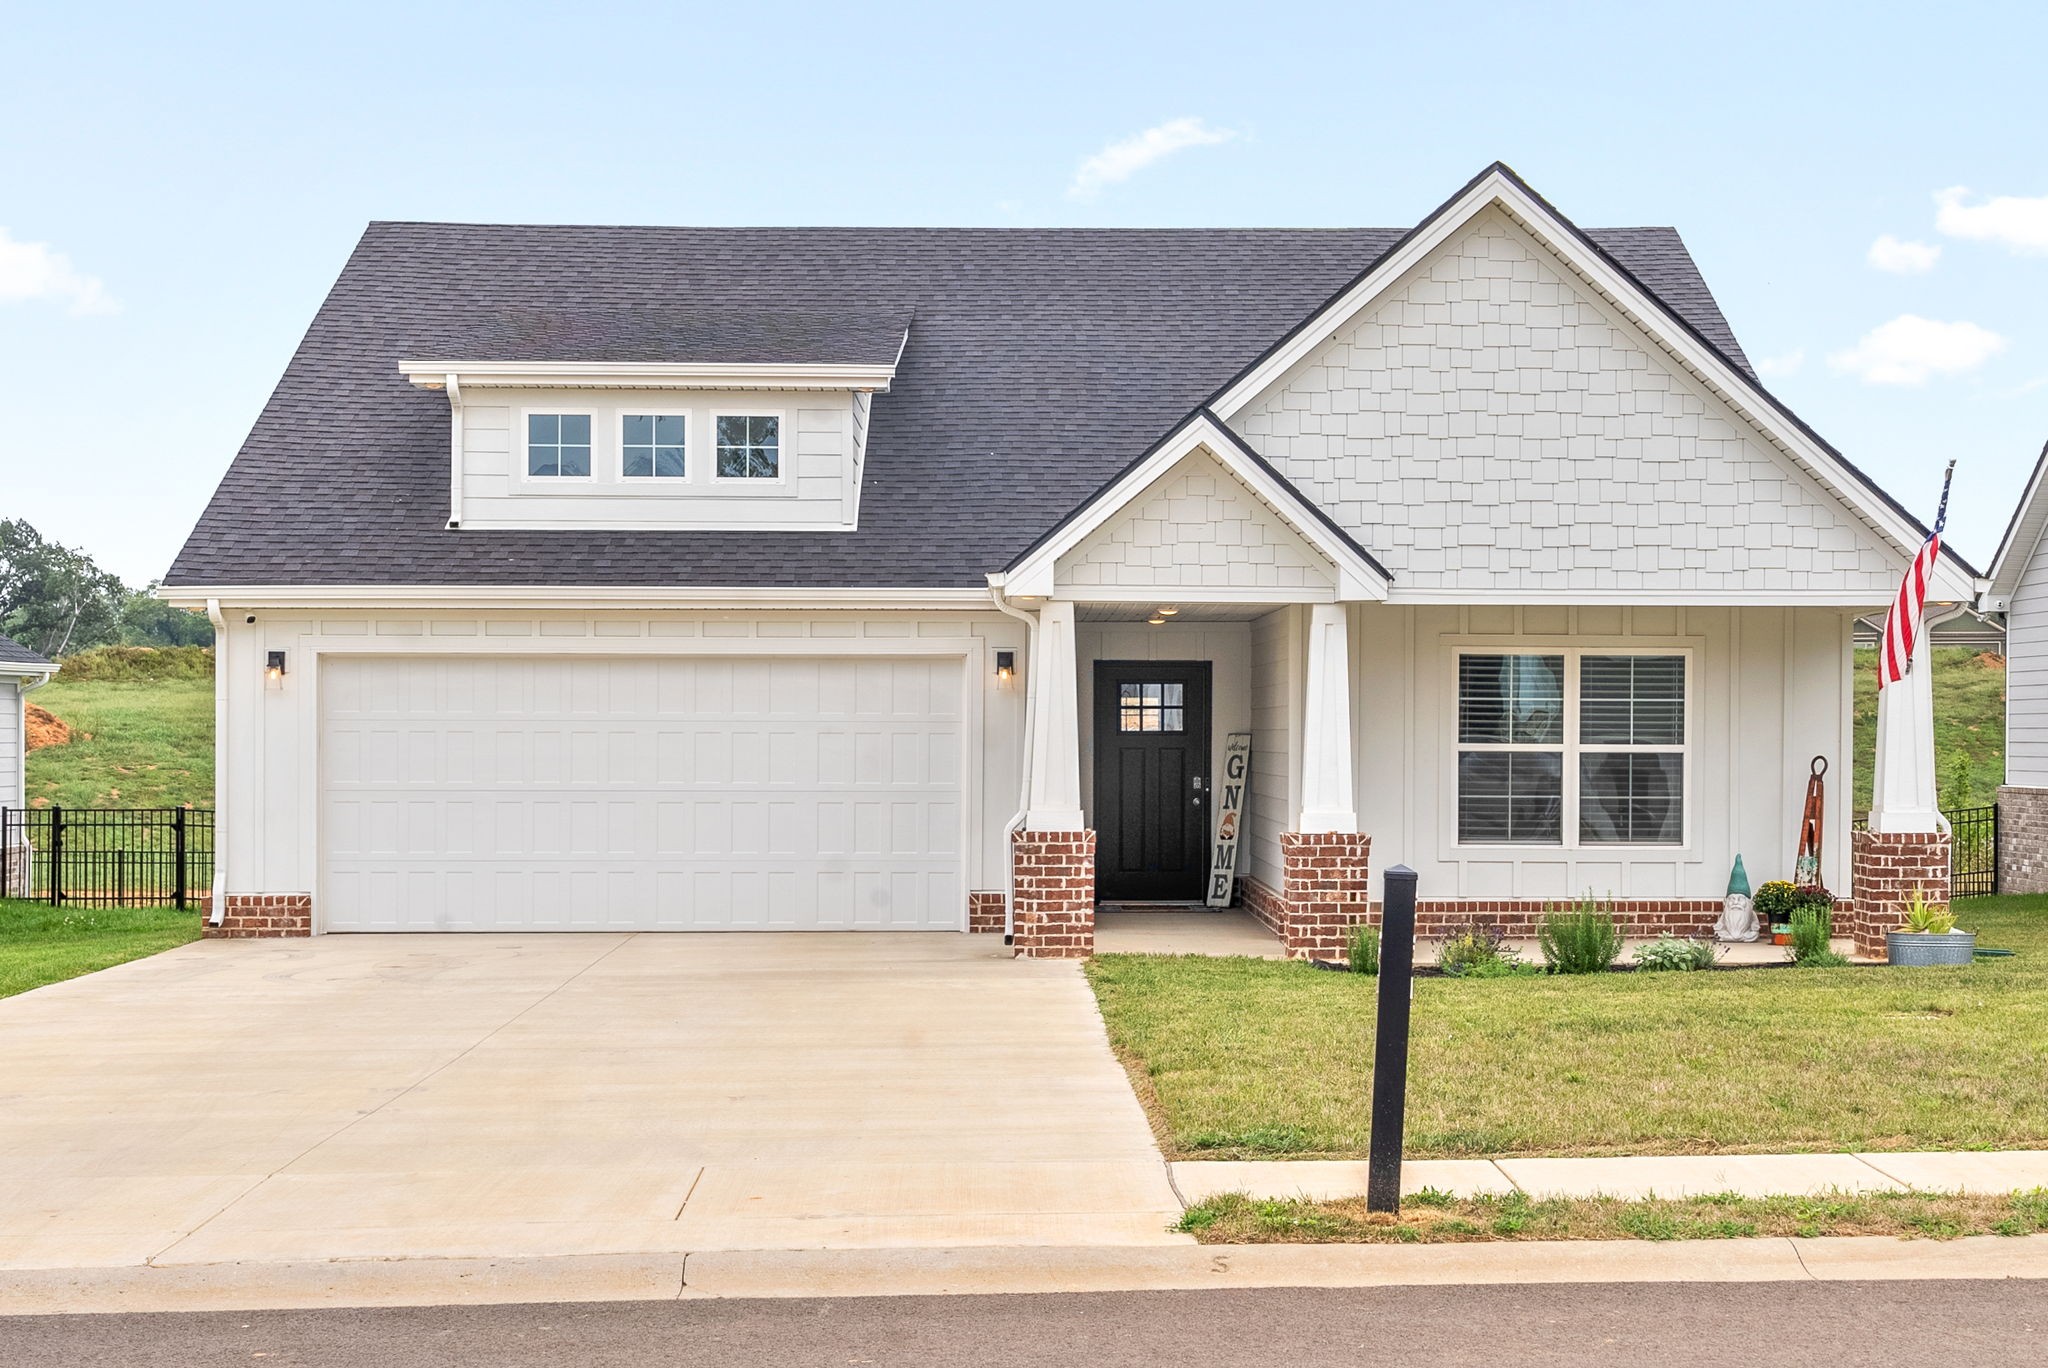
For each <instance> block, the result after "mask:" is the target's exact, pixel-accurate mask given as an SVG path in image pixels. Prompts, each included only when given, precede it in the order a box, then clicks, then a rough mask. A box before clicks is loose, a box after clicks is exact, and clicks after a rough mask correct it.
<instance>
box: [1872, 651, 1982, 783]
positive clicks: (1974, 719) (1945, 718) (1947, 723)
mask: <svg viewBox="0 0 2048 1368" xmlns="http://www.w3.org/2000/svg"><path fill="white" fill-rule="evenodd" d="M1932 660H1933V664H1934V774H1935V780H1936V784H1937V787H1938V788H1939V789H1940V791H1941V805H1942V807H1944V808H1962V807H1977V806H1980V805H1982V804H1986V803H1990V802H1992V801H1993V800H1995V799H1996V798H1997V797H1998V786H1999V785H2000V784H2002V783H2004V782H2005V657H2004V656H2002V655H1994V654H1992V653H1990V652H1985V651H1976V650H1972V649H1971V648H1969V647H1965V646H1946V647H1943V648H1941V649H1940V650H1937V651H1935V652H1934V653H1933V656H1932ZM1876 745H1877V649H1876V648H1875V647H1871V648H1869V649H1866V650H1860V651H1858V652H1856V797H1855V805H1854V807H1853V809H1852V810H1853V811H1855V812H1858V813H1861V812H1866V811H1868V810H1869V808H1870V785H1871V779H1872V768H1873V765H1874V760H1875V756H1874V750H1875V747H1876Z"/></svg>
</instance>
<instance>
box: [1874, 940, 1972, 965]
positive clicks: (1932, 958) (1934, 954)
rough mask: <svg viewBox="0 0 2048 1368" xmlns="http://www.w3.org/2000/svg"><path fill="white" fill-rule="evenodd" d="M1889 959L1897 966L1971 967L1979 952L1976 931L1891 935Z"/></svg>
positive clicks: (1885, 943) (1885, 942)
mask: <svg viewBox="0 0 2048 1368" xmlns="http://www.w3.org/2000/svg"><path fill="white" fill-rule="evenodd" d="M1884 949H1885V958H1886V959H1887V960H1889V961H1890V962H1891V963H1893V964H1905V965H1912V966H1914V967H1919V968H1924V967H1928V966H1933V965H1942V964H1968V963H1969V962H1970V959H1971V957H1972V956H1973V955H1974V954H1975V953H1976V951H1977V933H1976V932H1975V931H1949V932H1946V933H1944V934H1942V935H1939V936H1937V935H1934V934H1932V933H1930V932H1926V931H1887V932H1885V934H1884Z"/></svg>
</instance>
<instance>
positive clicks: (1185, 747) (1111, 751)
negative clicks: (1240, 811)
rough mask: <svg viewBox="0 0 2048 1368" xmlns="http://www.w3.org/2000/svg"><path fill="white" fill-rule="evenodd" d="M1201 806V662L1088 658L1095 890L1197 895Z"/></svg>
mask: <svg viewBox="0 0 2048 1368" xmlns="http://www.w3.org/2000/svg"><path fill="white" fill-rule="evenodd" d="M1210 806H1211V804H1210V799H1209V664H1208V662H1207V661H1200V660H1192V661H1174V662H1156V661H1130V660H1104V661H1098V662H1097V663H1096V666H1095V829H1096V851H1095V888H1096V895H1097V896H1098V897H1100V898H1103V899H1105V900H1107V901H1120V900H1125V899H1130V900H1144V901H1162V902H1177V901H1181V900H1184V899H1185V900H1195V899H1199V898H1200V897H1201V896H1202V890H1203V884H1204V881H1205V880H1206V878H1207V876H1208V872H1209V809H1210Z"/></svg>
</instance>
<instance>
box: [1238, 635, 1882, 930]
mask: <svg viewBox="0 0 2048 1368" xmlns="http://www.w3.org/2000/svg"><path fill="white" fill-rule="evenodd" d="M1355 612H1356V618H1355V619H1354V621H1355V624H1356V625H1355V627H1354V629H1353V635H1352V640H1353V643H1354V645H1353V654H1354V658H1355V664H1356V669H1357V672H1358V686H1357V690H1358V691H1357V695H1356V697H1357V699H1358V703H1359V706H1358V709H1357V711H1356V713H1355V714H1354V716H1355V719H1356V728H1357V735H1356V741H1357V776H1358V778H1357V782H1358V814H1359V825H1360V829H1361V830H1363V831H1367V832H1370V833H1371V835H1372V838H1373V847H1372V860H1373V869H1374V887H1375V889H1376V890H1377V888H1378V885H1379V879H1378V875H1379V873H1380V871H1382V870H1384V869H1385V868H1386V867H1387V866H1389V865H1392V864H1397V863H1399V864H1406V865H1408V866H1410V867H1411V868H1413V869H1415V870H1416V871H1417V872H1418V873H1419V874H1420V875H1421V890H1420V891H1421V895H1422V896H1423V897H1426V898H1444V897H1463V898H1485V897H1502V898H1506V897H1519V898H1529V897H1558V898H1561V897H1566V896H1569V895H1571V894H1574V893H1584V892H1585V891H1587V890H1588V889H1591V890H1592V891H1593V892H1594V893H1595V894H1598V895H1601V896H1607V895H1609V894H1612V895H1613V896H1615V897H1637V898H1668V897H1679V898H1713V897H1719V896H1720V895H1721V894H1722V893H1723V892H1724V891H1725V890H1726V888H1727V884H1728V870H1729V866H1730V865H1732V864H1733V863H1734V860H1735V856H1736V855H1737V854H1738V853H1740V854H1741V855H1742V856H1743V859H1744V863H1745V865H1746V866H1747V868H1748V871H1749V877H1750V881H1751V883H1752V884H1757V883H1761V882H1762V881H1763V880H1765V879H1777V878H1786V877H1789V875H1790V872H1791V867H1792V857H1793V854H1794V852H1795V850H1796V848H1797V843H1798V821H1799V813H1800V806H1801V802H1802V800H1803V798H1804V795H1805V792H1806V780H1807V766H1808V763H1809V761H1810V760H1811V759H1812V757H1814V756H1816V755H1821V756H1825V757H1827V760H1828V766H1829V768H1828V813H1827V832H1826V837H1825V840H1824V842H1823V856H1824V863H1823V876H1824V878H1825V880H1826V882H1827V883H1828V885H1829V886H1830V887H1832V888H1835V889H1838V890H1840V889H1845V888H1847V887H1848V839H1849V818H1850V813H1849V802H1850V772H1851V768H1852V767H1851V765H1850V744H1851V742H1850V736H1849V689H1850V678H1851V676H1850V656H1849V636H1848V634H1849V622H1850V618H1849V616H1848V615H1847V614H1846V613H1844V612H1840V611H1837V610H1833V609H1820V608H1801V609H1787V608H1739V609H1738V608H1650V607H1635V608H1621V607H1580V608H1564V607H1555V608H1553V607H1536V606H1529V607H1521V608H1516V607H1441V608H1439V607H1410V606H1399V605H1387V604H1367V605H1362V606H1360V607H1359V608H1358V609H1356V610H1355ZM1460 644H1465V645H1495V644H1499V645H1503V646H1506V647H1508V648H1510V649H1538V648H1540V647H1542V646H1546V645H1547V646H1585V647H1605V646H1612V647H1615V648H1617V649H1628V648H1631V647H1635V648H1655V647H1660V646H1663V647H1673V646H1676V647H1689V648H1691V649H1692V650H1693V652H1694V656H1693V661H1694V663H1693V679H1692V686H1691V687H1692V698H1691V702H1690V708H1691V714H1690V718H1691V732H1692V740H1691V748H1690V754H1689V756H1688V761H1687V790H1688V791H1687V805H1688V809H1689V811H1688V815H1687V823H1688V826H1687V830H1688V842H1687V845H1686V846H1685V847H1684V848H1683V849H1674V850H1670V851H1662V850H1657V849H1649V848H1636V849H1633V850H1629V851H1620V852H1617V851H1613V850H1602V849H1600V848H1598V847H1588V848H1584V849H1563V848H1556V847H1551V848H1545V847H1533V846H1531V847H1518V848H1514V849H1512V850H1502V849H1500V848H1491V849H1468V848H1461V847H1460V846H1459V845H1458V842H1457V825H1456V811H1455V782H1456V736H1455V732H1454V729H1453V728H1454V716H1455V708H1456V700H1457V686H1456V674H1455V667H1454V664H1453V658H1454V657H1453V652H1454V650H1455V649H1456V647H1457V646H1458V645H1460ZM1257 831H1258V828H1257V827H1256V824H1255V826H1254V832H1255V834H1256V833H1257ZM1376 896H1377V894H1376Z"/></svg>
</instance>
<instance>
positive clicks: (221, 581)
mask: <svg viewBox="0 0 2048 1368" xmlns="http://www.w3.org/2000/svg"><path fill="white" fill-rule="evenodd" d="M1400 236H1401V234H1400V232H1399V231H1398V230H1393V229H1346V230H1291V229H1249V230H1206V229H1198V230H1158V231H1125V230H1073V231H1068V230H1059V231H1054V230H1028V229H1027V230H990V229H916V228H900V229H856V228H784V229H773V228H769V229H762V228H562V227H517V226H511V227H508V226H480V225H463V224H414V223H380V224H374V225H372V226H371V227H370V229H369V230H368V231H367V232H366V233H365V234H364V236H363V238H362V241H361V242H360V243H359V244H358V246H357V248H356V250H355V252H354V253H353V255H352V256H351V257H350V259H349V262H348V264H347V266H346V267H345V268H344V270H343V272H342V275H341V278H340V280H339V281H337V282H336V284H335V287H334V289H333V291H332V292H331V293H330V294H329V296H328V298H327V300H326V302H325V303H324V304H323V305H322V307H321V309H320V311H319V313H318V315H317V316H316V317H315V319H314V321H313V324H312V327H311V328H310V329H309V330H308V332H307V334H306V337H305V339H304V341H303V342H302V343H301V345H300V347H299V350H298V352H297V354H296V355H294V357H293V358H292V361H291V364H290V365H289V366H288V367H287V369H286V372H285V375H284V377H283V379H282V380H281V381H280V383H279V385H278V387H277V390H276V392H275V393H274V394H273V395H272V397H271V399H270V402H269V403H268V404H267V405H266V406H265V408H264V411H263V413H262V415H261V416H260V417H259V419H258V420H257V423H256V426H255V428H254V430H253V431H252V432H251V434H250V436H249V439H248V441H247V442H246V443H245V444H244V446H243V448H242V450H241V452H240V453H239V454H238V455H237V457H236V458H235V461H234V463H233V465H232V466H231V468H230V469H229V471H228V473H227V475H226V477H225V478H224V479H223V480H222V482H221V485H220V488H219V490H218V491H217V492H216V494H215V496H214V498H213V501H212V502H211V503H210V504H209V505H208V507H207V509H206V511H205V513H204V514H203V515H202V517H201V519H200V522H199V525H198V527H197V528H196V529H195V531H194V532H193V535H192V537H191V538H190V540H189V541H188V542H187V543H186V546H185V548H184V550H183V551H182V552H180V554H179V556H178V558H177V561H176V563H175V564H174V565H173V567H172V569H171V572H170V575H169V577H168V582H169V583H171V584H175V585H216V586H228V585H250V586H253V585H288V584H306V585H311V584H330V585H332V584H365V585H368V584H451V585H453V584H462V585H471V584H473V585H539V584H567V585H589V586H592V587H602V586H624V585H678V586H732V587H741V586H769V585H783V586H848V587H880V586H905V587H940V586H978V585H980V584H981V583H983V577H984V575H985V574H986V573H987V572H988V571H990V570H994V569H999V568H1001V567H1002V566H1004V565H1005V564H1007V563H1008V562H1009V561H1010V560H1011V559H1012V558H1014V557H1015V556H1016V555H1017V553H1018V552H1020V551H1022V550H1023V549H1024V548H1025V547H1027V546H1029V545H1030V544H1031V543H1032V542H1033V541H1034V540H1035V539H1036V538H1038V537H1039V536H1040V535H1041V534H1042V533H1044V532H1045V530H1046V529H1047V528H1049V527H1051V526H1052V525H1053V524H1055V523H1056V522H1058V521H1059V520H1060V519H1061V517H1062V516H1064V515H1065V514H1066V513H1067V512H1068V510H1070V509H1071V508H1073V507H1074V506H1075V505H1076V504H1079V503H1080V502H1081V501H1083V500H1084V499H1086V498H1087V497H1088V496H1089V495H1091V494H1093V493H1094V492H1095V491H1096V489H1097V488H1099V487H1100V486H1101V485H1102V483H1103V482H1104V481H1105V480H1107V479H1109V478H1110V477H1111V476H1112V475H1114V474H1115V473H1116V472H1117V471H1118V470H1119V469H1121V468H1122V467H1123V466H1124V465H1126V464H1127V463H1128V462H1129V461H1130V460H1131V459H1133V458H1134V457H1135V456H1137V455H1138V454H1139V453H1141V452H1142V451H1144V450H1145V449H1146V448H1147V447H1148V446H1150V445H1151V444H1152V443H1153V442H1154V441H1156V440H1157V439H1159V438H1160V437H1161V436H1163V435H1164V434H1165V433H1166V432H1167V431H1168V430H1169V429H1170V428H1172V427H1173V426H1175V425H1176V424H1177V423H1178V422H1179V421H1180V420H1181V419H1182V418H1184V417H1185V416H1186V415H1187V414H1188V412H1189V411H1190V410H1191V409H1193V408H1194V407H1195V406H1196V405H1198V404H1200V403H1202V402H1203V401H1204V400H1205V399H1207V398H1208V397H1209V396H1210V395H1211V394H1212V393H1213V392H1214V391H1215V390H1216V389H1217V387H1219V386H1220V385H1222V384H1224V383H1225V382H1227V381H1229V380H1230V379H1231V378H1232V377H1233V376H1234V375H1236V374H1237V373H1238V372H1239V371H1240V370H1241V369H1242V368H1243V367H1244V366H1245V364H1246V363H1247V362H1248V361H1250V360H1252V359H1253V358H1255V357H1257V356H1258V355H1259V354H1260V353H1262V352H1263V351H1264V350H1265V349H1266V348H1267V347H1268V346H1270V345H1271V344H1272V343H1273V342H1274V340H1275V339H1277V338H1279V337H1280V336H1282V335H1283V334H1285V333H1286V332H1287V331H1288V330H1289V329H1290V328H1292V327H1294V326H1295V325H1296V324H1298V323H1299V322H1300V321H1301V320H1302V319H1303V318H1304V317H1306V316H1307V315H1308V314H1310V313H1311V312H1313V311H1314V310H1315V309H1316V308H1317V307H1318V306H1320V305H1321V304H1322V303H1324V302H1325V301H1326V300H1327V299H1328V298H1329V297H1330V296H1331V295H1332V294H1333V293H1334V292H1336V291H1337V290H1339V289H1341V288H1342V287H1343V286H1344V285H1345V284H1347V283H1348V282H1349V281H1351V280H1352V279H1353V278H1354V277H1356V276H1357V274H1358V273H1359V272H1360V271H1361V270H1362V269H1364V268H1365V267H1366V266H1368V265H1370V264H1371V262H1372V261H1373V260H1374V259H1375V258H1376V257H1378V256H1379V255H1380V254H1381V253H1382V252H1384V251H1385V250H1386V249H1387V247H1388V246H1390V245H1391V244H1392V243H1394V242H1395V241H1396V240H1397V239H1398V238H1399V237H1400ZM1589 236H1591V237H1592V238H1593V239H1594V240H1595V241H1596V242H1598V243H1599V244H1600V246H1602V247H1603V248H1604V249H1606V250H1607V251H1608V252H1610V253H1611V254H1612V255H1613V256H1614V257H1615V258H1616V259H1617V260H1619V261H1620V262H1621V263H1622V264H1623V265H1624V266H1626V267H1627V268H1628V269H1629V270H1630V271H1632V272H1633V273H1635V275H1636V276H1637V277H1638V278H1639V279H1641V280H1642V281H1643V283H1644V284H1645V285H1646V286H1648V287H1649V288H1651V289H1652V290H1654V291H1656V292H1657V293H1658V294H1659V295H1660V296H1661V297H1662V298H1663V299H1664V300H1665V302H1666V303H1667V304H1668V305H1670V307H1671V308H1672V309H1673V310H1674V311H1675V312H1677V313H1678V314H1679V315H1680V316H1681V317H1682V318H1684V319H1685V320H1686V321H1687V322H1688V323H1690V324H1691V325H1692V326H1693V327H1694V328H1696V329H1697V330H1698V331H1699V332H1700V333H1701V334H1703V335H1704V336H1705V337H1706V338H1707V339H1708V340H1709V341H1711V342H1713V343H1714V344H1715V345H1717V346H1718V347H1720V348H1721V349H1722V351H1723V352H1724V353H1726V354H1727V355H1729V356H1730V357H1731V358H1732V359H1734V360H1735V361H1736V362H1737V363H1738V364H1741V365H1743V366H1744V368H1745V369H1746V368H1747V363H1746V361H1744V360H1743V358H1742V353H1741V351H1740V349H1739V348H1738V347H1737V345H1736V343H1735V339H1734V337H1733V336H1732V334H1731V333H1730V332H1729V329H1728V326H1727V323H1726V321H1725V320H1724V319H1723V318H1722V317H1721V315H1720V312H1719V310H1718V308H1717V307H1716V306H1715V304H1714V301H1713V297H1712V295H1711V294H1710V293H1709V292H1708V290H1707V287H1706V284H1705V282H1704V281H1703V280H1702V279H1701V278H1700V275H1699V272H1698V271H1697V270H1696V269H1695V268H1694V266H1693V263H1692V261H1691V258H1690V257H1689V256H1688V255H1687V254H1686V250H1685V247H1684V244H1683V243H1682V242H1680V240H1679V238H1678V235H1677V234H1676V233H1675V232H1673V231H1672V230H1670V229H1668V228H1634V229H1610V230H1594V231H1592V232H1591V233H1590V234H1589ZM622 311H623V312H622ZM632 311H645V312H632ZM751 311H759V313H760V315H761V316H762V318H763V319H765V320H770V321H772V322H774V327H773V329H771V330H769V331H771V332H772V333H773V335H774V336H775V337H777V338H780V339H792V338H793V339H795V340H794V341H791V342H790V343H789V345H791V346H798V347H807V346H811V345H814V344H815V345H820V346H836V345H839V344H840V343H841V342H842V341H844V340H846V339H849V338H851V339H857V340H858V342H859V345H860V347H861V349H862V350H863V353H864V354H865V353H866V352H868V351H872V350H873V349H874V347H875V346H876V345H877V343H876V338H877V337H878V336H880V335H883V334H885V333H886V332H887V329H888V328H889V327H890V326H891V325H893V324H895V323H897V322H898V321H899V320H901V319H902V318H904V317H906V316H908V317H910V318H911V322H910V325H909V343H908V345H907V347H905V348H904V350H903V355H902V360H901V363H900V367H899V369H898V372H897V378H896V381H895V384H894V386H893V387H892V389H891V390H890V392H889V393H887V394H883V395H878V396H877V397H876V399H875V401H874V407H873V411H872V414H871V417H870V423H871V427H870V432H869V438H868V448H867V459H866V467H865V482H864V487H863V491H862V496H861V514H860V528H859V530H858V531H854V532H824V533H810V532H596V531H574V532H561V531H557V532H537V531H536V532H514V531H453V532H451V531H449V530H447V528H446V526H445V524H446V521H447V516H448V475H449V469H448V462H449V454H448V430H449V414H448V406H447V402H446V400H445V399H444V398H443V397H442V396H441V395H439V394H435V393H432V392H428V391H423V390H419V389H415V388H414V387H413V386H412V385H411V384H409V383H408V382H407V381H406V380H405V379H403V378H402V377H401V376H400V375H399V373H398V363H399V361H400V360H401V359H413V358H426V357H440V356H443V355H445V354H446V349H447V348H448V347H449V346H451V345H454V344H456V343H458V342H462V341H466V340H483V339H490V338H493V337H502V336H506V332H505V330H506V329H507V328H508V326H509V327H511V328H513V330H514V331H515V332H517V331H518V330H519V329H520V328H528V329H532V328H536V327H538V328H541V329H542V330H545V328H547V327H560V328H563V329H564V330H565V335H566V336H569V337H572V338H574V339H576V340H577V341H578V344H579V345H584V346H592V347H597V348H600V349H601V350H602V351H604V352H605V354H614V353H613V352H612V344H613V343H614V342H618V341H619V337H620V334H619V333H618V332H617V331H614V332H609V333H608V332H607V331H606V329H608V328H611V329H614V330H617V329H619V328H620V327H621V326H622V325H620V324H619V322H618V320H619V319H620V318H627V319H629V320H634V321H633V322H632V326H631V327H627V328H625V329H624V333H625V334H626V341H625V342H624V343H622V345H627V346H628V347H629V348H630V349H634V350H635V351H636V354H637V349H638V348H640V347H641V345H642V344H643V343H645V342H647V341H648V339H649V338H650V337H651V338H654V339H656V340H658V339H659V338H660V337H661V336H663V335H670V336H689V337H692V338H694V339H695V340H696V342H702V341H703V339H704V338H705V337H715V336H719V335H731V336H735V337H738V336H744V335H746V330H745V326H744V320H745V318H746V317H747V315H748V314H749V313H750V312H751ZM543 315H546V316H549V317H554V318H556V319H567V320H569V321H568V322H567V323H555V324H548V323H541V324H535V323H534V322H533V320H535V319H539V318H542V316H543ZM664 318H668V319H669V320H671V322H672V323H674V325H673V326H669V325H668V324H664V323H663V322H662V320H663V319H664ZM683 318H689V319H692V320H694V322H691V323H689V324H688V325H687V326H686V325H684V324H682V323H675V322H674V320H677V319H683ZM705 320H723V321H722V322H717V323H716V325H715V326H714V324H713V323H707V322H706V321H705ZM804 320H809V321H808V322H806V321H804ZM835 320H836V321H835ZM692 329H694V330H695V331H692ZM721 329H723V330H725V331H724V332H723V333H721V331H720V330H721ZM694 345H695V344H694V343H693V346H694ZM777 354H778V355H782V354H787V353H781V352H778V353H777ZM457 359H468V360H487V359H502V358H488V357H466V358H457ZM819 359H823V360H837V359H844V358H834V357H822V356H821V357H820V358H819Z"/></svg>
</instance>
